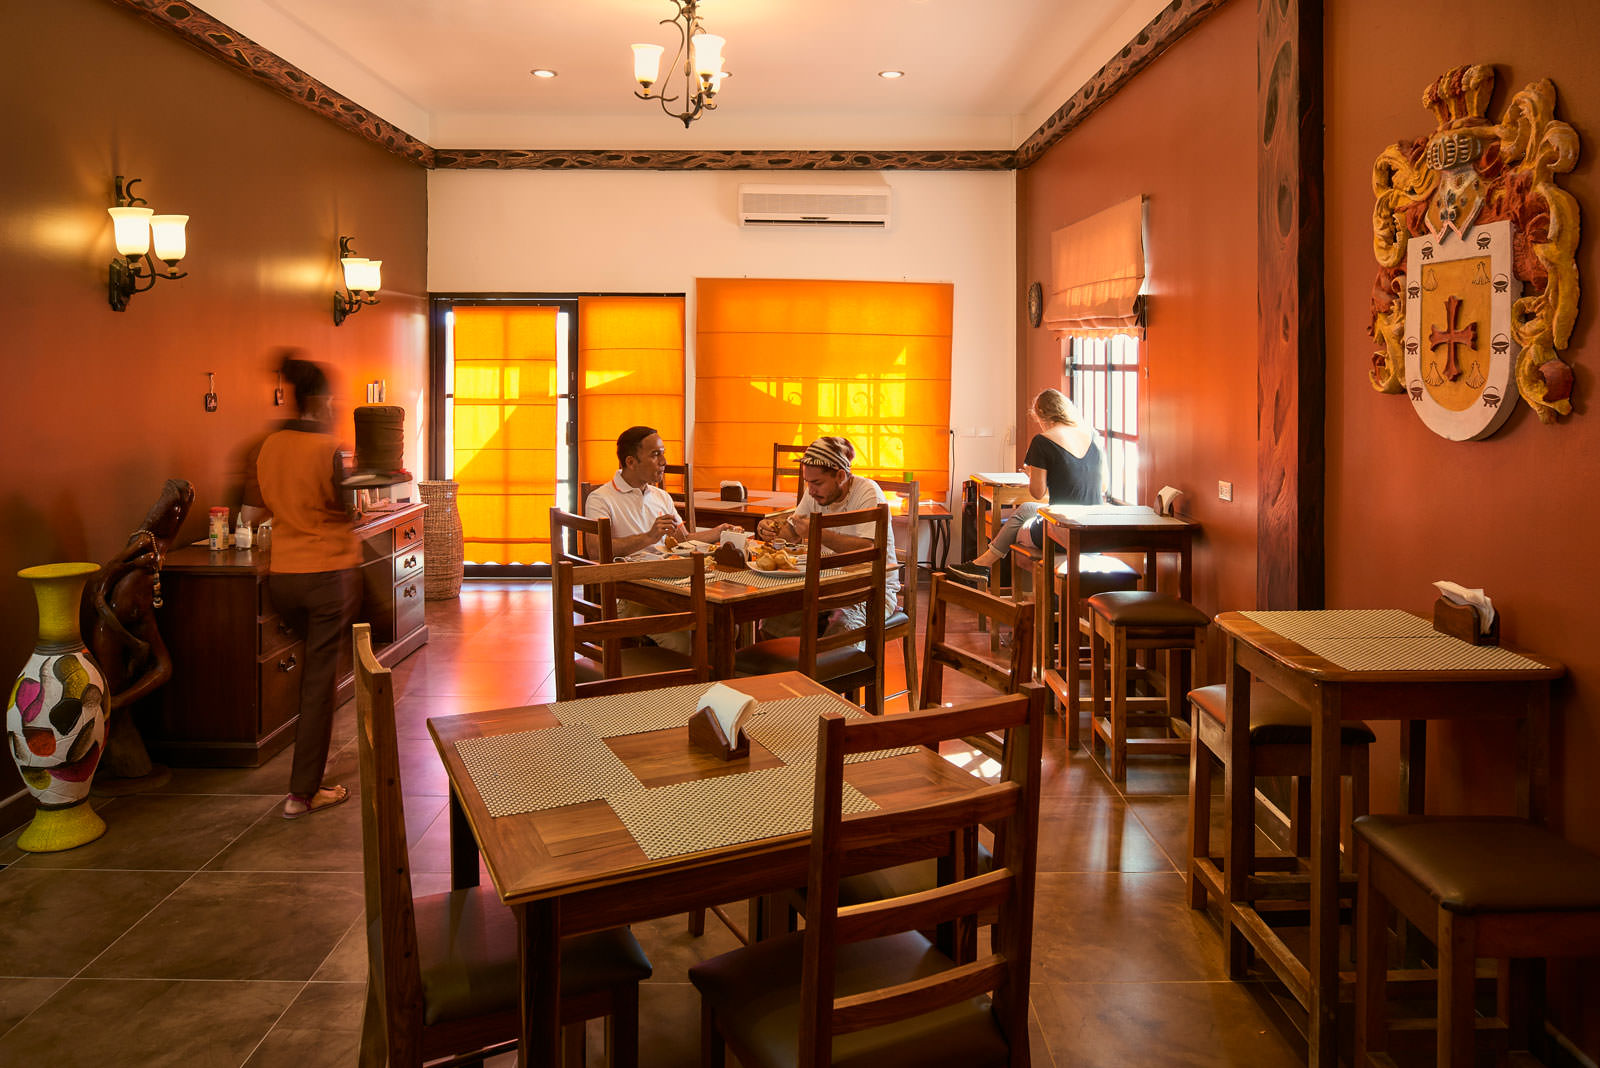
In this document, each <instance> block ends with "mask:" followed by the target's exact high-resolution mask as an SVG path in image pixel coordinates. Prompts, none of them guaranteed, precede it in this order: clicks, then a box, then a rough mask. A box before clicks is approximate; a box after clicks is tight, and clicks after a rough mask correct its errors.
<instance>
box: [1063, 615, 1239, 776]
mask: <svg viewBox="0 0 1600 1068" xmlns="http://www.w3.org/2000/svg"><path fill="white" fill-rule="evenodd" d="M1085 604H1086V605H1087V607H1088V612H1089V694H1090V699H1089V728H1090V730H1089V744H1090V747H1091V749H1093V748H1096V747H1097V746H1098V744H1099V743H1101V742H1104V743H1105V746H1106V749H1107V752H1108V760H1107V763H1108V764H1109V765H1110V767H1109V769H1108V770H1109V772H1110V775H1111V778H1112V780H1113V781H1115V782H1122V781H1123V780H1125V779H1126V778H1127V774H1128V750H1129V749H1133V750H1136V751H1142V752H1146V753H1172V754H1182V755H1187V754H1188V752H1189V740H1188V738H1187V736H1186V735H1183V736H1180V734H1177V733H1174V732H1185V731H1186V729H1187V724H1185V723H1184V721H1183V695H1184V694H1185V693H1187V692H1188V689H1189V686H1188V679H1189V676H1190V674H1191V673H1192V672H1191V669H1192V668H1193V667H1194V666H1195V665H1197V664H1201V663H1204V657H1203V654H1204V649H1205V635H1206V628H1207V627H1209V626H1210V625H1211V617H1210V616H1208V615H1206V614H1205V613H1204V612H1202V611H1200V610H1199V609H1198V608H1196V607H1195V606H1194V605H1192V604H1190V603H1189V602H1187V601H1185V600H1182V599H1180V598H1177V597H1174V596H1172V595H1171V594H1167V593H1157V592H1156V591H1154V590H1117V591H1113V592H1111V593H1097V594H1095V595H1094V596H1093V597H1090V598H1088V600H1087V601H1086V602H1085ZM1141 650H1146V651H1149V652H1152V653H1154V652H1165V653H1166V654H1167V657H1166V661H1167V662H1166V670H1165V672H1164V673H1163V674H1161V675H1158V674H1157V673H1156V672H1155V671H1154V670H1153V669H1151V668H1141V667H1138V666H1136V665H1135V664H1134V656H1135V654H1137V653H1138V652H1140V651H1141ZM1139 681H1143V682H1146V683H1149V684H1151V685H1155V684H1157V683H1160V684H1161V685H1162V686H1163V687H1164V692H1163V694H1162V695H1161V696H1158V697H1145V696H1140V697H1135V696H1130V695H1129V693H1128V687H1129V684H1130V683H1132V682H1139ZM1108 684H1109V686H1110V690H1111V699H1110V706H1109V709H1106V706H1105V698H1106V687H1107V685H1108ZM1150 724H1154V725H1159V726H1161V727H1163V728H1165V729H1166V730H1167V732H1168V734H1167V735H1166V736H1165V737H1160V738H1130V737H1128V728H1129V727H1130V726H1140V725H1150Z"/></svg>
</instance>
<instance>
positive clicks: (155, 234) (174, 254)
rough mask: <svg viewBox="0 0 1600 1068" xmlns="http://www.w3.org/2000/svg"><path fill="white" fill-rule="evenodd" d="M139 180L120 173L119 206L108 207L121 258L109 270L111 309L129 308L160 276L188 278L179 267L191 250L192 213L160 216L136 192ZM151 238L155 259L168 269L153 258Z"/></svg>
mask: <svg viewBox="0 0 1600 1068" xmlns="http://www.w3.org/2000/svg"><path fill="white" fill-rule="evenodd" d="M139 181H140V180H139V179H138V178H134V179H132V180H130V181H127V182H124V180H123V177H122V175H120V174H119V175H117V186H116V200H117V205H116V207H114V208H107V209H106V211H107V212H109V213H110V215H111V226H112V231H113V235H114V237H115V239H116V243H117V255H118V256H120V257H122V258H121V259H114V260H112V261H111V267H110V270H109V275H110V278H109V282H108V285H107V290H106V297H107V299H108V300H109V302H110V304H111V310H112V311H124V310H126V309H127V307H128V301H129V300H131V299H132V298H133V295H134V294H135V293H143V292H144V291H145V290H147V289H149V288H151V287H152V286H154V285H155V284H156V279H157V278H183V277H185V272H183V271H180V270H178V261H179V260H181V259H183V257H184V255H185V254H187V252H188V251H189V244H188V240H187V238H186V237H185V235H184V226H185V225H186V224H187V223H188V222H189V216H187V215H157V214H156V213H155V212H154V211H152V210H151V209H150V208H149V207H148V206H146V205H145V201H144V198H143V197H139V196H135V195H134V192H133V187H134V186H135V185H138V184H139ZM152 240H153V242H154V245H155V254H156V258H157V259H160V260H162V261H164V262H165V263H166V265H167V266H166V269H165V270H158V269H157V268H156V265H155V261H154V260H152V259H151V257H150V246H151V244H152Z"/></svg>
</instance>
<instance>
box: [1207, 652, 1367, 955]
mask: <svg viewBox="0 0 1600 1068" xmlns="http://www.w3.org/2000/svg"><path fill="white" fill-rule="evenodd" d="M1189 704H1190V706H1191V708H1192V709H1193V711H1192V712H1191V714H1190V716H1189V723H1190V726H1191V727H1192V728H1193V731H1192V733H1191V736H1190V749H1189V865H1188V868H1189V871H1188V878H1189V907H1190V908H1195V909H1203V908H1205V907H1206V900H1207V897H1208V896H1214V897H1215V898H1216V899H1217V900H1218V901H1220V902H1221V903H1222V908H1221V911H1222V936H1223V937H1222V940H1223V947H1224V949H1223V952H1224V961H1225V962H1226V964H1227V966H1228V974H1229V975H1230V976H1232V977H1234V978H1242V977H1243V976H1244V973H1245V970H1246V968H1247V965H1248V960H1247V958H1248V944H1247V943H1246V942H1245V939H1244V936H1243V935H1242V934H1241V933H1240V932H1239V929H1238V925H1237V923H1236V922H1235V920H1236V917H1237V912H1236V911H1235V909H1234V908H1233V907H1232V905H1231V903H1235V902H1246V901H1255V900H1257V899H1259V898H1265V897H1271V898H1274V899H1276V900H1284V901H1289V900H1294V899H1296V898H1298V899H1300V900H1309V898H1310V871H1311V869H1310V865H1309V862H1307V861H1306V860H1304V859H1303V858H1306V857H1309V856H1310V855H1311V713H1310V711H1309V710H1308V709H1306V708H1305V707H1304V706H1303V705H1299V704H1296V703H1295V702H1294V701H1291V700H1289V699H1288V698H1287V697H1284V696H1283V695H1282V694H1280V693H1278V692H1277V691H1276V690H1274V689H1272V688H1271V687H1270V686H1266V685H1264V684H1261V683H1257V684H1255V685H1253V686H1251V687H1250V709H1249V711H1248V713H1247V714H1246V715H1245V716H1244V717H1242V718H1243V719H1244V722H1243V724H1242V727H1243V730H1242V731H1240V730H1239V727H1240V726H1241V725H1240V724H1239V723H1236V722H1235V720H1236V719H1237V718H1240V717H1235V716H1231V715H1229V713H1228V688H1227V687H1226V686H1224V685H1221V684H1220V683H1219V684H1217V685H1215V686H1202V687H1200V688H1199V689H1196V690H1191V691H1189ZM1372 741H1373V734H1372V729H1371V728H1370V727H1368V726H1367V725H1366V724H1365V723H1358V722H1350V723H1344V724H1341V725H1340V728H1339V774H1340V775H1342V776H1345V777H1347V778H1349V780H1350V806H1349V809H1350V817H1351V819H1356V818H1359V817H1361V816H1364V815H1366V812H1367V766H1368V765H1367V750H1368V747H1369V746H1370V745H1371V744H1372ZM1213 761H1215V762H1217V763H1220V764H1221V765H1222V770H1223V782H1224V783H1225V784H1226V789H1225V794H1224V801H1223V804H1224V806H1225V813H1226V814H1225V816H1224V817H1223V826H1224V831H1223V834H1224V841H1225V842H1226V843H1227V845H1226V846H1225V849H1224V852H1223V854H1222V856H1216V855H1214V854H1213V853H1212V850H1211V776H1212V774H1213V771H1212V767H1211V765H1212V762H1213ZM1269 776H1283V777H1290V778H1292V779H1293V780H1294V803H1293V805H1292V806H1291V808H1290V813H1289V823H1290V826H1289V833H1290V838H1291V839H1292V840H1293V843H1294V855H1293V856H1273V857H1265V856H1258V855H1257V854H1256V851H1255V836H1256V785H1255V783H1256V779H1258V778H1266V777H1269ZM1351 853H1352V854H1353V853H1354V847H1352V848H1351ZM1347 885H1348V891H1349V893H1350V895H1351V898H1352V900H1353V899H1354V893H1355V879H1354V877H1353V876H1352V877H1350V878H1349V879H1348V880H1347Z"/></svg>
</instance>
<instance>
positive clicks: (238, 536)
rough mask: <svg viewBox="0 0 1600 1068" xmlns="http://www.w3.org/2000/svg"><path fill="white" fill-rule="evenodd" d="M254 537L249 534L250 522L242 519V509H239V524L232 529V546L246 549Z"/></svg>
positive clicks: (252, 542)
mask: <svg viewBox="0 0 1600 1068" xmlns="http://www.w3.org/2000/svg"><path fill="white" fill-rule="evenodd" d="M254 541H255V539H254V538H252V537H251V536H250V524H249V523H246V522H245V521H244V509H242V508H241V509H240V510H239V525H238V526H237V527H235V528H234V529H233V547H234V548H235V549H248V548H250V546H251V545H252V544H254Z"/></svg>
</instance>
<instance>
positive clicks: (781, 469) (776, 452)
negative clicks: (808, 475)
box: [771, 442, 808, 494]
mask: <svg viewBox="0 0 1600 1068" xmlns="http://www.w3.org/2000/svg"><path fill="white" fill-rule="evenodd" d="M807 448H808V446H805V445H779V444H777V443H776V442H774V443H773V445H772V486H771V488H772V489H774V490H775V489H777V488H778V479H779V478H780V477H781V478H790V477H792V478H793V479H794V481H795V493H797V494H798V493H799V492H800V491H801V489H802V488H803V487H801V485H800V457H802V456H804V455H805V453H806V449H807Z"/></svg>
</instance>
